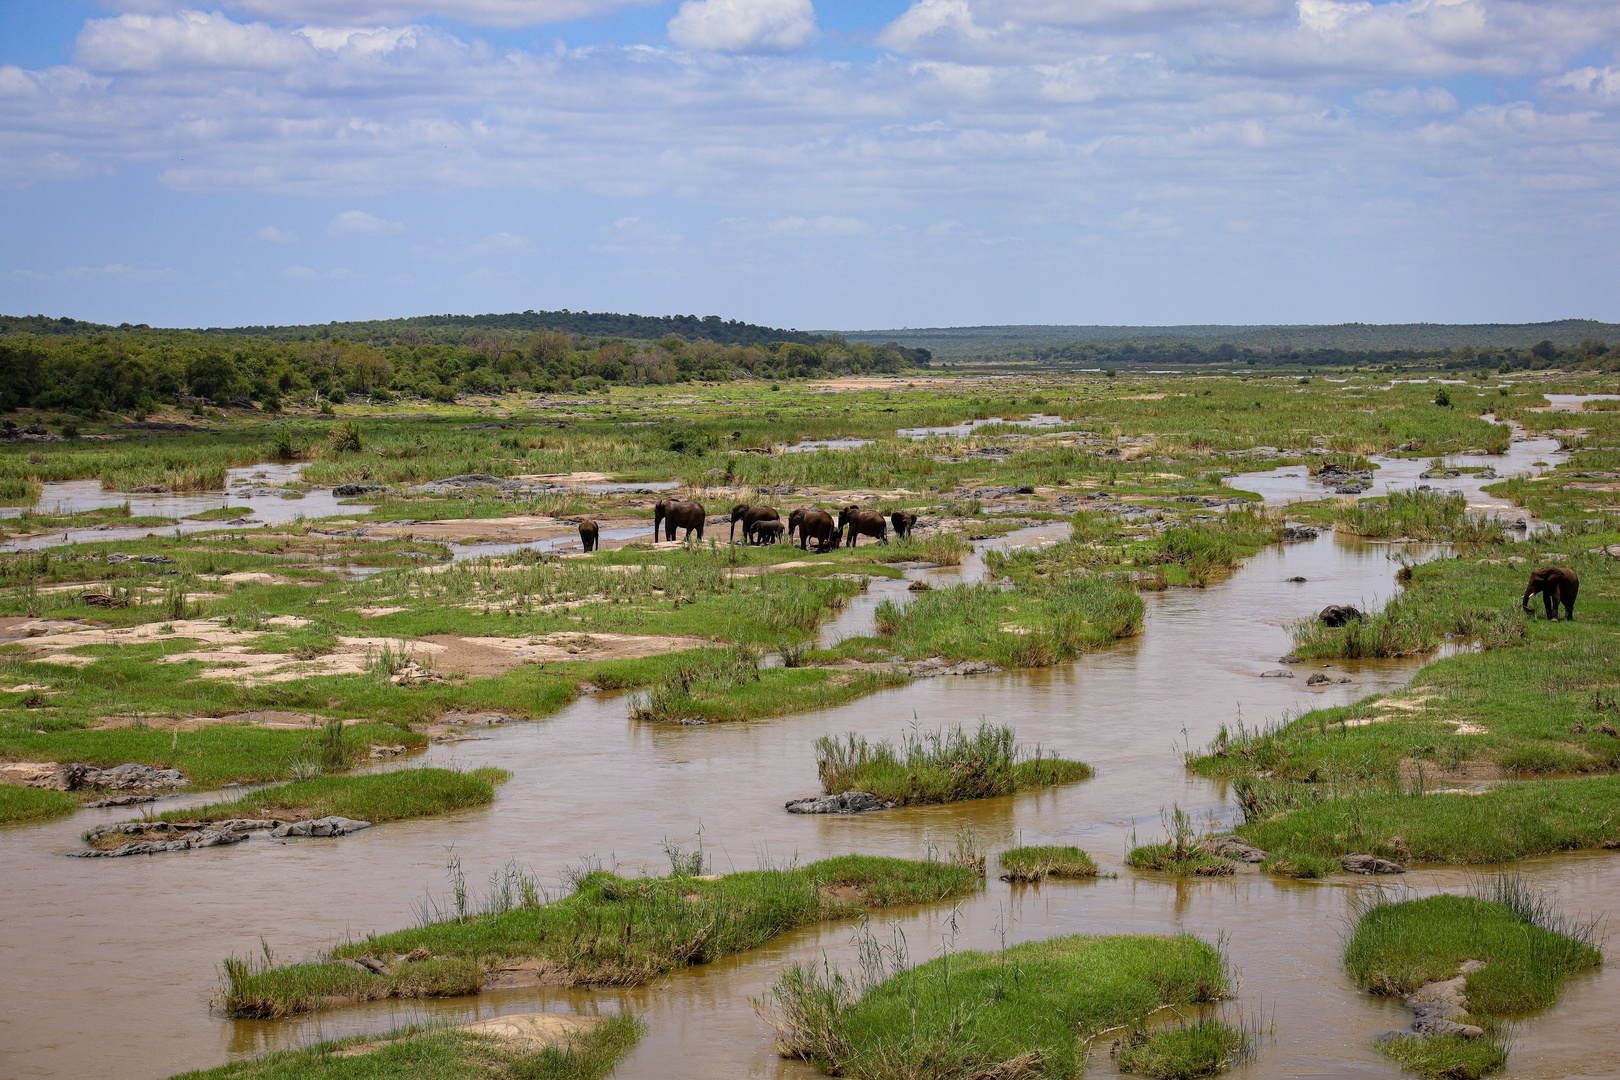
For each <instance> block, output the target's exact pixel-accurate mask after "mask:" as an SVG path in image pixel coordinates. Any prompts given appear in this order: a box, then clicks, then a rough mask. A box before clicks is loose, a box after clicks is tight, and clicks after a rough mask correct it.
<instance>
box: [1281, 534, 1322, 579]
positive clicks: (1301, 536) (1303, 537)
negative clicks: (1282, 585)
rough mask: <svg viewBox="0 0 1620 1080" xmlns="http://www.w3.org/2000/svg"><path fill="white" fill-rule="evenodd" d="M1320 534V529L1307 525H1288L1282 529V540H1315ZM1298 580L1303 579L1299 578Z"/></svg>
mask: <svg viewBox="0 0 1620 1080" xmlns="http://www.w3.org/2000/svg"><path fill="white" fill-rule="evenodd" d="M1320 535H1322V530H1321V529H1315V528H1312V527H1311V526H1309V525H1289V526H1287V527H1286V528H1284V529H1283V531H1282V538H1283V539H1284V540H1315V539H1316V538H1317V537H1318V536H1320ZM1290 580H1292V579H1290ZM1300 580H1301V581H1303V580H1305V579H1304V578H1300Z"/></svg>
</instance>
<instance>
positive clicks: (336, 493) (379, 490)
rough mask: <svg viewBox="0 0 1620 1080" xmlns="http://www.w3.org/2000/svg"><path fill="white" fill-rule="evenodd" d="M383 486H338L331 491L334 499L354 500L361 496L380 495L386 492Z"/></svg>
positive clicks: (386, 489) (385, 487)
mask: <svg viewBox="0 0 1620 1080" xmlns="http://www.w3.org/2000/svg"><path fill="white" fill-rule="evenodd" d="M388 490H389V489H388V487H387V486H386V485H384V484H339V485H338V486H337V487H335V488H333V489H332V497H333V498H334V499H355V498H359V497H360V496H361V495H381V494H384V493H386V492H387V491H388Z"/></svg>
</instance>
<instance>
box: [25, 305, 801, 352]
mask: <svg viewBox="0 0 1620 1080" xmlns="http://www.w3.org/2000/svg"><path fill="white" fill-rule="evenodd" d="M150 329H152V328H151V327H149V326H147V325H146V324H145V323H141V324H140V325H138V326H132V325H131V324H129V323H124V324H123V325H121V326H106V325H103V324H100V323H89V322H84V321H82V320H79V319H69V318H61V319H52V318H49V317H48V316H45V315H26V316H9V315H0V333H5V332H7V331H13V332H17V331H21V332H24V333H30V334H94V333H106V332H108V331H112V330H150ZM538 330H560V331H562V332H563V333H567V334H577V335H581V336H585V337H598V338H623V339H628V340H633V341H657V340H658V339H660V338H666V337H678V338H682V339H683V340H686V341H700V340H703V341H712V342H714V343H715V344H717V345H771V344H774V343H775V342H778V341H792V342H797V343H798V344H800V345H814V344H816V343H817V342H819V341H821V340H822V338H823V335H821V334H810V333H806V332H804V331H800V330H781V329H777V328H775V327H770V326H756V325H755V324H753V323H747V322H739V321H738V320H736V319H722V318H721V317H720V316H718V315H705V316H704V317H702V318H698V317H697V316H696V315H662V316H655V315H618V314H614V313H612V312H606V311H597V312H590V311H567V310H564V311H522V312H512V313H510V314H506V315H418V316H413V317H411V318H407V319H372V320H367V321H362V322H342V323H340V322H331V323H314V324H311V325H309V326H234V327H228V328H222V327H210V328H208V329H198V330H195V331H194V332H195V333H199V334H208V335H218V336H223V337H256V338H269V339H271V340H274V341H324V340H328V339H331V338H342V339H343V340H344V341H358V342H364V343H365V344H368V345H377V344H384V345H391V344H396V343H397V344H405V345H421V344H435V345H439V344H451V345H457V344H460V343H461V342H462V341H463V340H465V339H467V338H469V337H471V338H474V339H477V338H478V337H479V336H480V335H481V334H483V333H490V332H493V333H497V334H500V335H502V336H504V337H508V338H511V337H523V336H527V335H529V334H532V333H534V332H536V331H538Z"/></svg>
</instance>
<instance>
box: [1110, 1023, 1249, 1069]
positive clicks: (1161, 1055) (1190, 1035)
mask: <svg viewBox="0 0 1620 1080" xmlns="http://www.w3.org/2000/svg"><path fill="white" fill-rule="evenodd" d="M1249 1044H1250V1036H1249V1035H1248V1033H1247V1032H1244V1031H1240V1030H1238V1029H1237V1028H1235V1027H1232V1026H1231V1025H1230V1024H1223V1023H1221V1022H1220V1021H1219V1020H1214V1019H1204V1020H1198V1021H1195V1022H1194V1023H1191V1024H1182V1025H1178V1026H1176V1027H1167V1028H1159V1029H1158V1030H1156V1031H1151V1032H1149V1031H1138V1032H1135V1033H1133V1034H1132V1035H1131V1036H1130V1037H1129V1038H1128V1039H1127V1040H1126V1041H1125V1045H1124V1046H1122V1047H1120V1050H1119V1071H1120V1072H1122V1073H1134V1074H1136V1075H1138V1076H1151V1077H1153V1078H1154V1080H1191V1078H1192V1077H1195V1076H1214V1075H1216V1074H1217V1073H1223V1072H1225V1071H1226V1070H1227V1069H1229V1068H1230V1067H1231V1065H1232V1063H1233V1062H1234V1061H1237V1060H1239V1059H1240V1058H1241V1057H1243V1055H1244V1054H1245V1052H1246V1051H1248V1050H1249Z"/></svg>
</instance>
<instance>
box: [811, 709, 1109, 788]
mask: <svg viewBox="0 0 1620 1080" xmlns="http://www.w3.org/2000/svg"><path fill="white" fill-rule="evenodd" d="M816 771H817V772H818V774H819V775H820V778H821V787H822V790H823V791H825V792H827V793H828V794H838V793H840V792H845V791H869V792H871V793H872V794H874V795H876V796H877V797H878V798H879V799H881V800H883V801H885V802H894V803H896V804H898V805H901V806H909V805H918V804H927V803H948V802H959V801H961V800H964V799H988V798H993V797H995V796H997V795H1011V794H1013V793H1014V792H1018V791H1028V790H1031V789H1034V788H1042V787H1052V786H1054V785H1057V784H1072V783H1074V782H1076V781H1079V780H1085V779H1088V778H1090V777H1091V776H1092V768H1091V766H1089V765H1087V764H1086V763H1085V762H1082V761H1071V760H1068V759H1065V758H1060V757H1057V756H1056V755H1055V754H1054V755H1052V756H1047V755H1045V754H1043V753H1042V751H1041V749H1040V747H1038V746H1037V747H1035V748H1034V749H1033V750H1028V749H1024V748H1022V747H1020V746H1019V745H1018V744H1017V738H1016V736H1015V734H1014V732H1013V729H1012V728H1011V727H1009V726H1007V725H1006V724H992V723H990V722H989V721H984V720H981V721H980V723H979V726H978V728H977V729H976V730H974V731H972V732H968V731H964V730H963V729H962V727H961V725H959V724H957V725H952V726H950V727H947V728H942V729H939V730H935V731H919V730H915V729H914V730H912V731H909V732H907V733H906V734H905V735H903V736H902V737H901V741H900V745H899V746H896V745H895V744H894V743H892V742H890V741H889V740H887V739H884V740H882V741H880V742H876V743H873V742H868V741H867V739H866V737H865V736H862V735H857V734H855V733H854V732H850V733H849V734H847V735H845V736H843V737H842V738H837V737H834V736H830V735H823V736H822V737H821V738H819V739H817V740H816Z"/></svg>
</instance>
